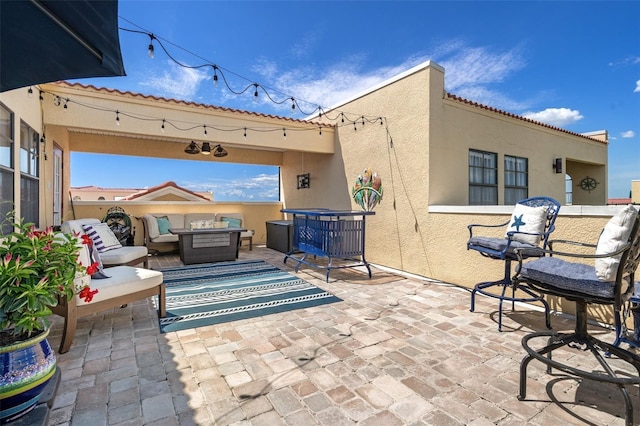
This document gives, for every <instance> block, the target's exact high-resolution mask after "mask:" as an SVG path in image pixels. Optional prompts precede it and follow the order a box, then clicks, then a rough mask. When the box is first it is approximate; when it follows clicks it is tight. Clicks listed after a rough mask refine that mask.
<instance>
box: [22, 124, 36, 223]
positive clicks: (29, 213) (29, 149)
mask: <svg viewBox="0 0 640 426" xmlns="http://www.w3.org/2000/svg"><path fill="white" fill-rule="evenodd" d="M39 144H40V135H39V134H38V133H36V131H35V130H33V129H32V128H31V127H29V126H28V125H27V124H26V123H25V122H24V121H21V122H20V217H22V218H24V220H25V222H32V223H34V224H35V225H36V226H38V225H39V212H38V211H39V207H40V171H39V170H40V167H39V165H40V148H39Z"/></svg>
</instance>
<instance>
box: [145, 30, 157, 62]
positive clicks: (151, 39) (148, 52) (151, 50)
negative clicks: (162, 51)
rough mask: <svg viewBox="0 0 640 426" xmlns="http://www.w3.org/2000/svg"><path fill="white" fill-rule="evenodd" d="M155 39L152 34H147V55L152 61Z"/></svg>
mask: <svg viewBox="0 0 640 426" xmlns="http://www.w3.org/2000/svg"><path fill="white" fill-rule="evenodd" d="M154 38H155V36H154V35H153V34H149V48H148V49H147V54H148V55H149V58H150V59H153V57H154V56H155V55H154V49H153V39H154Z"/></svg>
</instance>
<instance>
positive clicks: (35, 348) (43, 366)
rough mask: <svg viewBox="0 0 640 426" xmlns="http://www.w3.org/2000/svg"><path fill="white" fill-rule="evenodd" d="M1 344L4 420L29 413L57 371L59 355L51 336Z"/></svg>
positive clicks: (0, 389)
mask: <svg viewBox="0 0 640 426" xmlns="http://www.w3.org/2000/svg"><path fill="white" fill-rule="evenodd" d="M48 335H49V330H45V331H44V332H42V333H40V334H38V335H37V336H35V337H33V338H31V339H29V340H25V341H21V342H17V343H15V344H12V345H8V346H2V347H0V424H6V423H8V422H11V421H12V420H15V419H17V418H19V417H21V416H23V415H25V414H26V413H28V412H29V411H30V410H31V409H32V408H33V407H35V405H36V404H37V403H38V401H39V400H40V395H41V394H42V391H43V389H44V387H45V386H46V385H47V383H48V382H49V380H51V378H52V377H53V375H54V373H55V371H56V355H55V353H54V351H53V350H52V349H51V346H50V345H49V342H48V341H47V336H48Z"/></svg>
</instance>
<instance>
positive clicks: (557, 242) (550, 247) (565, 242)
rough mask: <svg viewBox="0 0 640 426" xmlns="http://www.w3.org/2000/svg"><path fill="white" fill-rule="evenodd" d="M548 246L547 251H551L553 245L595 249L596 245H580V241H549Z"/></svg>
mask: <svg viewBox="0 0 640 426" xmlns="http://www.w3.org/2000/svg"><path fill="white" fill-rule="evenodd" d="M548 244H549V250H553V245H554V244H568V245H573V246H579V247H589V248H596V247H597V245H596V244H589V243H582V242H580V241H571V240H550V241H549V243H548Z"/></svg>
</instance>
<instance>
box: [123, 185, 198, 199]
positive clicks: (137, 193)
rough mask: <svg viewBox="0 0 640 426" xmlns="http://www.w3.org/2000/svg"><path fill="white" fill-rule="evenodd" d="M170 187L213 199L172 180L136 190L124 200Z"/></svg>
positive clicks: (195, 195)
mask: <svg viewBox="0 0 640 426" xmlns="http://www.w3.org/2000/svg"><path fill="white" fill-rule="evenodd" d="M168 187H173V188H176V189H179V190H180V191H183V192H187V193H189V194H191V195H193V196H194V197H198V198H202V199H203V200H205V201H211V200H209V199H208V198H205V197H203V196H202V195H200V194H196V193H195V192H193V191H190V190H188V189H186V188H183V187H181V186H178V185H177V184H176V183H175V182H172V181H167V182H164V183H161V184H160V185H156V186H152V187H151V188H147V189H145V190H142V191H140V192H136V193H135V194H131V195H129V196H127V197H124V198H123V200H135V199H136V198H140V197H142V196H144V195H147V194H150V193H152V192H156V191H159V190H161V189H163V188H168Z"/></svg>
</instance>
